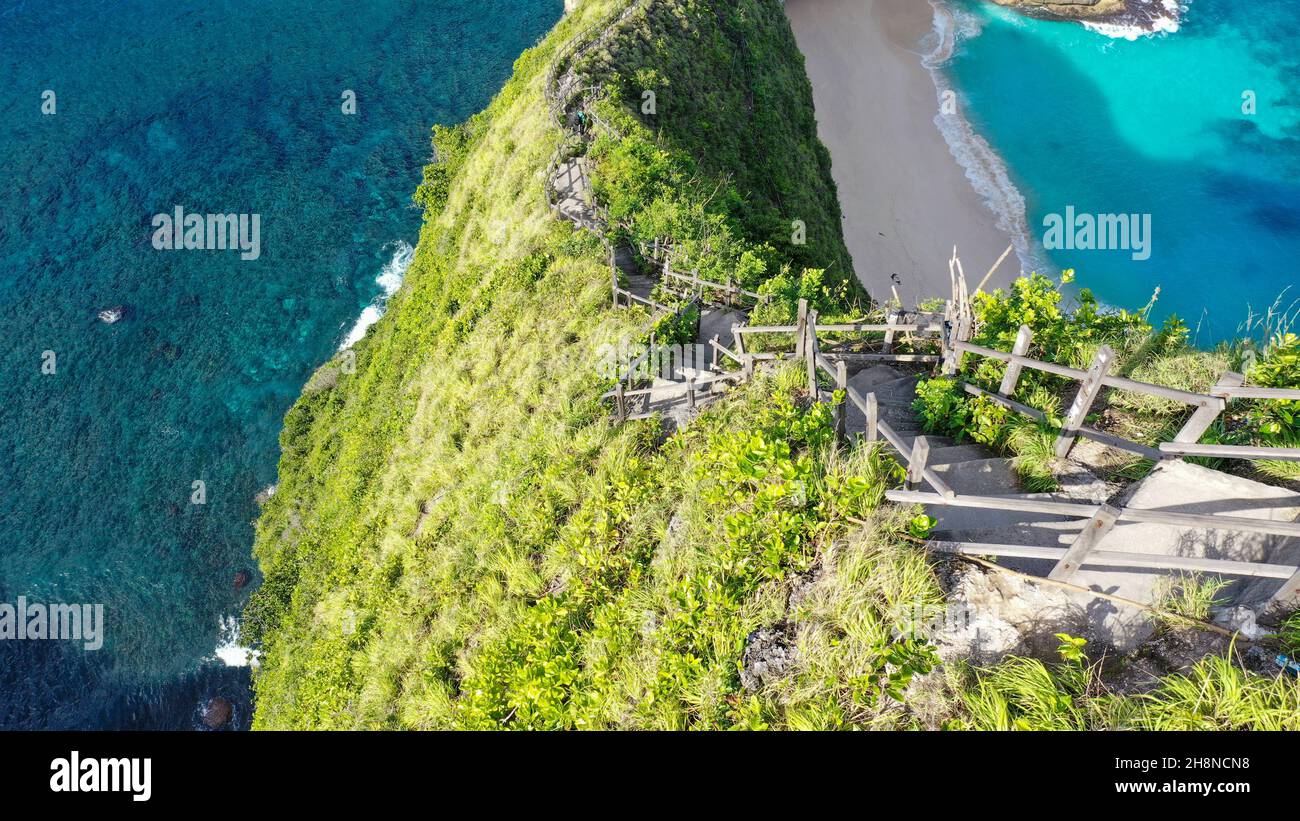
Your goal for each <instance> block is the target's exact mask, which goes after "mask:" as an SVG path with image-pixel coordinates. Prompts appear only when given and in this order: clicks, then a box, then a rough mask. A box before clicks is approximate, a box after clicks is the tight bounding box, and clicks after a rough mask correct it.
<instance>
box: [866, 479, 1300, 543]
mask: <svg viewBox="0 0 1300 821" xmlns="http://www.w3.org/2000/svg"><path fill="white" fill-rule="evenodd" d="M885 497H886V498H888V499H890V500H892V501H895V502H911V503H921V504H941V505H951V506H953V507H975V508H984V509H992V510H1011V511H1017V512H1023V513H1047V514H1054V515H1057V516H1066V517H1071V516H1074V517H1081V518H1091V517H1092V516H1093V515H1095V514H1096V513H1097V511H1098V510H1099V509H1100V508H1101V505H1096V504H1089V503H1087V502H1051V501H1042V500H1039V499H1017V498H1013V497H1007V496H967V495H964V494H963V495H960V496H956V497H951V498H944V497H942V496H939V495H937V494H932V493H924V492H920V491H908V490H888V491H885ZM1119 519H1120V521H1124V522H1144V523H1146V524H1161V525H1173V526H1174V527H1196V528H1201V529H1204V530H1236V531H1240V532H1243V533H1267V534H1270V535H1274V536H1294V537H1300V522H1281V521H1273V520H1271V519H1248V518H1244V517H1241V516H1218V515H1215V514H1211V513H1179V512H1174V511H1168V510H1151V509H1147V508H1131V507H1126V508H1121V509H1120V511H1119Z"/></svg>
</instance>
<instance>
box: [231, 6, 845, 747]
mask: <svg viewBox="0 0 1300 821" xmlns="http://www.w3.org/2000/svg"><path fill="white" fill-rule="evenodd" d="M624 5H626V4H625V3H624V2H622V0H606V2H597V1H596V0H588V2H584V3H582V4H581V6H580V8H579V9H578V11H576V12H575V13H573V14H571V15H569V16H568V17H566V18H565V19H564V20H563V21H562V22H561V23H560V24H559V25H558V26H557V28H556V29H555V31H554V32H553V33H552V34H551V35H550V36H548V37H547V38H546V39H545V40H544V41H543V42H542V43H541V44H539V45H538V46H537V47H536V48H534V49H531V50H529V51H528V52H526V53H525V54H524V55H522V56H521V57H520V58H519V60H518V62H517V64H516V67H515V73H514V76H513V77H512V78H511V80H510V81H509V82H508V83H507V84H506V86H505V87H504V88H503V89H502V91H501V92H500V94H499V95H498V96H497V98H496V99H494V100H493V102H492V104H491V105H490V106H489V108H488V109H487V110H486V111H485V112H483V113H482V114H480V115H478V116H476V117H475V118H473V119H472V120H471V121H470V122H469V123H467V124H465V125H463V126H460V127H457V128H453V129H439V130H438V133H437V135H436V137H437V143H438V149H439V151H438V154H439V159H440V160H441V162H440V163H439V164H436V165H435V166H433V167H431V168H430V169H428V170H427V171H426V185H425V186H422V188H421V191H420V194H419V199H420V201H421V202H423V204H424V205H425V207H426V214H427V219H426V224H425V225H424V227H423V229H422V232H421V238H420V242H419V245H418V247H417V249H416V255H415V259H414V261H413V263H412V265H411V268H410V270H409V271H408V273H407V278H406V285H405V286H404V287H403V288H402V289H401V291H399V292H398V293H397V294H396V295H395V296H394V297H393V299H392V301H391V303H390V306H389V310H388V312H387V314H386V315H385V317H384V319H383V320H382V321H381V322H379V323H378V324H377V325H376V326H374V328H373V329H372V330H371V332H370V333H369V335H368V336H367V338H366V339H365V340H364V341H363V342H361V343H359V344H358V345H357V346H356V351H355V367H354V368H353V367H351V366H350V364H349V362H348V360H347V359H346V358H344V357H340V358H339V359H338V360H336V361H335V362H333V363H330V364H329V365H327V366H325V367H324V368H322V370H321V372H320V373H318V374H317V375H316V377H315V378H313V380H312V381H311V383H310V384H309V385H308V386H307V387H306V389H305V390H304V393H303V396H302V397H301V399H300V400H299V401H298V402H297V403H296V404H295V406H294V407H293V409H292V410H291V411H290V412H289V414H288V416H287V417H286V420H285V428H284V432H283V434H282V436H281V445H282V448H283V456H282V459H281V465H280V478H279V488H278V491H277V493H276V494H275V496H274V497H273V498H272V500H271V501H270V502H269V503H268V505H267V506H266V508H265V509H264V511H263V515H262V517H261V519H260V520H259V522H258V539H257V545H256V554H257V557H258V559H259V560H260V562H261V565H262V568H263V571H264V575H265V582H264V584H263V585H262V587H261V588H260V589H259V590H258V592H257V593H256V594H255V596H254V597H253V599H252V601H251V602H250V604H249V606H248V608H247V611H246V620H245V632H246V635H247V636H248V637H249V638H250V639H252V640H253V641H256V642H259V643H260V645H261V647H262V650H263V663H262V666H261V669H260V671H259V673H258V675H257V678H256V692H257V703H258V708H257V710H258V712H257V719H256V724H257V726H259V727H352V726H405V727H421V726H448V725H450V724H453V723H456V722H457V721H459V720H460V718H459V716H460V715H461V712H460V705H461V704H462V703H463V702H465V701H466V698H465V690H466V686H465V682H466V681H467V680H469V679H473V678H474V677H475V676H476V675H482V672H481V668H482V665H484V664H488V663H490V660H491V659H492V658H493V657H494V656H493V652H494V648H498V647H500V646H501V645H502V643H503V642H508V641H509V640H510V639H511V637H512V631H513V630H515V629H516V628H517V626H518V625H520V624H522V623H524V621H525V617H526V616H527V615H529V614H530V613H534V612H537V611H538V609H539V608H540V607H542V606H543V605H544V604H545V601H546V598H545V597H546V596H547V594H548V592H550V593H554V592H555V591H557V590H562V589H565V587H566V586H567V585H569V584H571V583H573V582H572V580H573V579H575V578H580V577H582V576H583V575H584V574H586V573H589V572H591V568H592V563H593V562H594V561H596V559H595V558H594V555H606V554H609V555H613V556H622V555H625V554H630V553H635V552H637V551H638V550H639V551H644V550H646V549H647V545H651V544H653V543H654V540H655V538H656V534H657V533H660V532H661V531H662V530H663V528H664V527H666V525H667V513H666V510H667V505H668V504H669V500H668V499H667V498H664V499H662V500H660V504H659V505H658V506H655V507H653V508H651V509H646V510H641V509H639V508H638V509H637V510H635V511H632V512H626V513H625V515H629V516H632V517H634V518H635V519H636V521H637V522H638V523H639V526H638V528H637V530H636V533H635V535H633V534H630V533H629V534H627V535H626V536H624V535H623V534H621V533H619V532H617V530H616V529H615V528H616V527H617V526H621V525H616V522H617V520H616V519H614V518H612V517H614V516H615V513H614V512H613V511H615V510H620V509H625V508H626V502H625V500H624V497H625V496H626V495H627V494H628V493H630V492H631V491H630V490H629V488H630V487H637V486H638V485H639V483H640V481H641V478H642V476H643V474H644V473H645V471H646V470H648V468H647V467H646V466H645V464H643V463H644V462H645V460H646V459H648V458H650V457H648V456H647V455H646V454H647V451H648V449H649V446H650V440H651V438H652V437H651V436H650V434H649V431H648V430H647V429H645V428H639V427H631V428H626V429H623V430H618V429H615V428H613V427H612V426H611V425H610V424H609V423H608V421H607V420H606V413H607V412H606V410H605V409H604V408H602V406H601V405H600V403H599V401H598V398H597V397H598V396H599V394H600V393H601V392H602V391H603V390H605V389H606V388H607V387H608V385H607V383H606V382H604V381H603V380H602V378H601V375H600V370H599V368H598V364H599V361H598V359H599V358H598V356H597V353H598V351H600V350H601V346H602V345H605V344H608V343H615V342H618V341H619V340H622V339H628V338H633V337H634V336H635V334H636V333H637V331H638V330H639V329H640V328H641V327H642V326H643V325H644V324H645V322H646V319H647V317H646V316H645V315H643V314H640V313H638V312H627V311H614V310H613V309H611V308H610V307H609V286H608V281H609V280H608V277H609V274H608V269H607V267H606V266H605V260H606V256H605V251H604V249H603V247H602V246H601V245H600V243H599V242H598V241H597V240H596V239H595V238H593V237H592V236H590V235H588V234H586V233H584V232H578V231H576V230H574V229H573V228H572V226H570V225H568V224H561V223H559V222H557V221H556V220H555V219H554V218H553V217H552V216H551V214H550V212H549V211H548V209H547V207H546V205H545V202H544V201H543V197H542V188H543V186H542V183H543V178H544V173H545V170H546V167H547V161H548V159H549V158H550V157H551V155H552V153H553V152H554V151H555V149H556V148H557V147H558V146H559V145H560V143H561V141H562V139H563V134H562V132H561V130H560V129H559V128H558V127H557V126H556V125H555V124H554V122H553V120H552V118H551V117H550V115H549V113H548V109H547V106H546V104H545V101H544V99H543V83H544V79H545V76H546V73H547V72H546V68H547V66H548V65H549V64H550V62H551V61H552V60H553V59H554V57H555V55H556V54H557V51H558V50H559V49H560V48H561V47H562V46H563V45H564V44H565V43H566V42H567V41H568V40H569V39H571V38H573V37H575V36H576V35H578V34H579V33H581V32H585V31H587V30H588V29H589V28H591V27H592V26H595V25H601V24H603V22H604V21H605V20H606V19H607V18H608V16H609V14H610V13H611V12H612V11H617V10H618V9H619V8H621V7H623V6H624ZM654 5H656V6H663V7H680V8H681V9H682V10H683V11H687V10H689V12H690V15H691V16H692V17H693V18H694V19H703V17H707V16H708V15H707V11H708V8H709V7H712V6H718V7H728V8H730V7H732V6H735V5H736V4H709V3H694V2H691V3H685V2H683V3H656V4H654ZM740 6H744V7H748V8H753V9H761V10H762V12H763V13H762V14H761V15H755V16H753V17H751V18H750V19H749V20H748V21H747V22H745V21H736V22H735V26H736V27H735V28H733V30H732V31H731V36H733V37H738V36H749V37H754V38H756V39H772V40H774V41H779V42H780V43H782V44H783V48H784V49H785V50H784V51H780V52H778V51H773V52H769V53H768V54H766V55H765V56H764V60H766V61H770V62H771V63H772V65H774V66H776V67H778V69H779V73H780V74H782V75H790V76H793V75H792V74H791V73H792V72H801V68H800V59H801V58H800V57H799V55H798V52H797V51H795V50H794V47H793V41H792V40H791V39H790V38H789V34H788V29H786V28H785V23H784V19H783V18H782V17H781V16H780V14H779V6H778V4H777V3H775V2H762V3H742V4H740ZM774 26H775V27H778V28H779V29H781V30H782V31H784V36H783V38H777V37H773V35H772V34H771V33H770V31H769V30H770V29H771V28H772V27H774ZM687 31H688V32H689V31H690V29H689V28H688V29H687ZM715 34H717V36H721V35H720V34H718V33H717V32H711V33H710V34H709V36H714V35H715ZM738 48H739V47H738V46H737V45H735V44H732V45H731V46H729V50H728V51H726V52H724V53H720V54H719V57H718V59H719V60H721V61H724V62H725V61H726V60H729V59H730V57H729V56H728V55H732V54H734V53H736V51H737V49H738ZM665 76H666V77H668V78H669V79H670V80H671V81H673V82H677V78H676V77H674V76H673V75H672V74H671V72H670V73H668V74H666V75H665ZM716 81H717V83H718V90H719V95H722V91H723V90H724V89H726V88H727V87H728V85H729V84H730V83H731V82H732V81H733V78H732V77H731V76H730V75H724V74H719V75H718V77H717V78H716ZM693 82H694V83H695V84H696V85H695V88H696V90H697V91H698V90H707V88H708V81H707V78H702V79H697V80H694V81H693ZM701 84H702V85H701ZM805 86H806V81H805ZM805 94H806V88H805ZM724 96H725V95H724ZM724 96H719V100H720V105H729V104H730V103H724V102H721V101H722V100H724ZM725 99H727V100H732V102H743V100H733V99H732V98H731V97H725ZM716 113H717V114H718V115H721V116H726V117H728V118H729V119H731V120H732V121H733V122H741V121H743V120H744V119H745V117H746V116H747V115H746V114H744V113H743V112H739V111H728V110H726V109H725V108H724V109H723V110H721V111H718V112H716ZM806 126H807V122H804V123H803V124H802V125H801V126H800V127H801V128H802V129H803V130H802V132H801V133H802V137H801V138H799V140H796V142H795V143H792V145H796V146H797V147H798V150H799V151H800V152H802V153H807V154H816V153H817V152H819V151H822V149H820V146H819V145H817V144H816V143H815V136H814V135H813V133H812V132H811V131H809V129H808V128H807V127H806ZM647 135H648V132H647V131H645V130H644V129H641V130H639V131H638V133H637V135H636V139H640V140H646V139H648V137H647ZM630 139H631V138H630ZM649 139H652V138H649ZM800 140H801V141H803V142H807V141H812V142H811V144H808V145H804V144H802V142H800ZM693 146H694V148H696V149H702V148H703V146H702V145H700V144H699V143H698V142H696V143H693ZM659 149H660V150H662V151H664V152H673V156H674V157H676V158H677V159H679V160H680V159H681V158H682V157H683V156H686V155H684V154H683V153H681V152H680V149H677V148H675V147H674V146H670V145H663V146H661V147H659ZM823 153H824V152H823ZM715 173H718V174H722V173H723V172H722V171H721V170H718V171H717V172H715ZM609 178H610V179H614V178H615V175H609ZM807 180H811V182H808V181H807ZM666 185H669V183H668V182H664V183H663V184H661V185H660V186H659V188H663V187H664V186H666ZM794 185H795V188H796V189H798V190H797V191H796V194H795V196H797V197H799V198H802V199H809V200H815V199H817V198H818V197H821V198H823V199H824V198H825V197H826V196H827V192H829V191H831V190H832V189H830V188H829V186H830V183H829V178H828V177H826V176H825V174H823V175H821V176H820V177H819V176H818V175H816V174H809V175H805V181H803V182H799V183H795V184H794ZM805 185H806V186H808V187H809V189H808V190H804V188H803V187H802V186H805ZM684 190H685V189H684ZM697 190H699V189H697V188H694V187H692V188H690V189H689V192H688V194H684V195H683V197H686V196H689V195H690V192H695V191H697ZM744 193H746V194H747V193H748V192H744ZM751 199H752V200H753V201H760V200H761V198H759V197H753V198H751ZM683 202H685V200H684V199H683ZM686 204H687V205H693V204H691V203H686ZM702 211H709V212H711V213H716V212H715V211H713V209H712V206H710V205H705V206H703V208H702ZM720 219H721V220H722V223H720V224H723V225H724V227H725V228H726V229H727V230H728V231H730V232H732V233H733V235H734V237H735V239H736V242H737V243H744V242H748V241H749V240H750V239H751V238H750V237H748V236H746V229H745V228H744V226H743V223H738V222H737V221H736V220H734V219H733V218H732V217H731V216H730V215H729V214H722V215H721V217H720ZM823 245H824V246H833V247H834V248H835V249H836V250H835V252H834V253H842V248H843V244H842V242H841V241H840V239H839V237H838V235H835V236H834V237H833V242H829V243H823ZM771 253H772V259H773V260H774V261H776V262H780V263H782V264H788V263H790V262H792V261H793V260H792V259H791V258H790V255H782V253H781V252H780V251H779V250H778V251H773V252H771ZM832 256H833V254H832ZM349 371H354V372H349ZM637 492H638V493H641V492H642V490H641V489H639V488H638V491H637ZM632 542H635V545H634V544H632ZM592 551H595V554H594V555H593V553H592ZM628 560H629V561H630V560H631V559H630V558H629V559H628ZM600 572H601V573H602V574H603V573H606V572H613V571H609V570H607V569H606V568H603V567H602V568H601V570H600ZM628 572H630V571H628Z"/></svg>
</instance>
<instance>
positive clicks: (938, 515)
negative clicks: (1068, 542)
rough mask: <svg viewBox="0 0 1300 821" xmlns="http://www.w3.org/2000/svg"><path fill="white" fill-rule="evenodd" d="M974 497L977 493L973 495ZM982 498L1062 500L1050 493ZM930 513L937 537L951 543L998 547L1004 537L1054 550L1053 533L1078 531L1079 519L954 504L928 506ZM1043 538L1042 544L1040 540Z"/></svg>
mask: <svg viewBox="0 0 1300 821" xmlns="http://www.w3.org/2000/svg"><path fill="white" fill-rule="evenodd" d="M972 495H974V494H972ZM979 495H980V496H992V497H999V496H1000V497H1003V498H1009V499H1037V500H1039V501H1060V500H1059V499H1057V498H1055V497H1054V496H1053V495H1052V494H1049V493H1011V494H1008V493H1001V494H999V493H980V494H979ZM926 512H927V513H928V514H930V515H931V516H933V517H934V518H935V520H936V521H937V522H938V524H936V525H935V528H934V534H935V538H941V539H944V540H948V541H962V542H989V543H992V544H996V543H998V542H999V540H1000V539H1001V538H1003V537H1006V538H1015V537H1016V534H1020V536H1019V538H1017V539H1016V540H1013V541H1008V542H1006V543H1007V544H1036V545H1040V546H1042V547H1051V546H1052V540H1051V536H1050V534H1051V533H1052V532H1056V531H1058V530H1064V531H1068V530H1070V529H1071V528H1073V529H1074V530H1076V531H1077V530H1078V529H1079V528H1080V527H1081V525H1079V524H1078V522H1079V518H1078V517H1071V516H1058V515H1056V514H1052V513H1027V512H1024V511H1019V510H997V509H992V508H976V507H955V506H952V505H926ZM1040 538H1041V539H1042V541H1040V540H1039V539H1040Z"/></svg>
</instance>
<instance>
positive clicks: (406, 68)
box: [0, 0, 563, 728]
mask: <svg viewBox="0 0 1300 821" xmlns="http://www.w3.org/2000/svg"><path fill="white" fill-rule="evenodd" d="M562 7H563V3H562V2H561V0H474V2H469V3H467V2H462V0H366V1H365V2H356V0H259V1H258V2H253V1H252V0H208V1H207V2H178V1H177V0H116V1H114V0H29V1H27V2H12V1H11V0H7V1H6V2H3V3H0V67H2V69H3V71H2V72H0V76H2V77H3V78H4V79H3V83H0V168H3V170H4V171H3V175H4V182H3V185H0V368H2V369H3V370H2V372H3V374H4V386H5V393H6V395H5V398H4V401H3V402H0V430H3V437H2V438H0V602H8V603H11V604H12V603H14V602H15V601H16V599H17V597H18V596H20V595H24V596H26V597H27V598H28V599H29V600H32V601H42V602H50V601H54V602H85V603H96V602H98V603H102V604H104V606H105V609H106V620H107V629H106V645H105V647H104V649H102V650H99V651H93V652H88V651H85V650H84V649H82V647H81V645H80V644H75V643H68V642H50V641H0V727H4V728H16V727H60V728H62V727H166V728H189V727H197V726H199V725H198V721H197V719H198V714H199V710H200V706H201V704H202V703H203V702H204V701H205V700H206V699H207V698H208V697H209V696H211V695H221V696H224V697H227V698H229V699H231V700H232V701H233V702H234V703H235V714H236V722H235V726H237V727H242V726H247V723H248V719H249V716H250V709H249V707H250V704H249V693H248V670H247V668H246V667H240V666H229V665H228V664H226V663H225V662H223V661H222V660H221V659H220V658H218V657H217V655H216V652H215V651H216V649H217V648H218V646H219V645H223V644H224V645H226V650H227V651H230V650H232V649H233V644H234V641H233V639H234V637H233V635H232V633H231V631H230V629H229V627H230V625H229V624H227V625H226V628H225V629H223V627H222V621H223V619H228V618H229V617H231V616H234V615H235V614H238V612H239V611H240V608H241V607H242V604H243V600H244V597H245V596H246V595H247V593H248V590H249V589H251V588H252V587H253V586H255V585H256V582H257V579H256V569H255V563H254V562H253V560H252V559H251V557H250V548H251V545H252V536H253V531H252V525H251V522H252V520H253V519H254V517H255V516H256V505H255V503H254V496H255V494H257V493H258V491H259V490H261V489H262V488H265V487H267V486H268V485H270V484H271V483H272V482H273V481H274V479H275V467H276V462H277V460H278V457H279V452H278V445H277V437H278V434H279V428H280V422H281V419H282V417H283V415H284V412H285V411H286V410H287V409H288V407H289V405H290V404H291V403H292V402H293V400H294V399H295V398H296V396H297V394H298V391H299V389H300V388H301V386H302V384H303V382H304V381H305V380H306V378H307V376H308V375H309V374H310V373H311V371H312V370H313V368H314V367H315V366H317V365H318V364H320V363H321V362H322V361H323V360H325V359H326V358H328V357H329V356H330V355H331V353H333V352H334V351H335V350H336V349H337V348H338V346H339V345H340V344H341V342H343V340H344V339H345V338H346V337H347V335H348V333H349V331H350V329H352V328H353V327H354V325H355V323H356V321H357V319H358V316H359V315H360V314H361V313H362V311H363V309H364V308H366V307H367V306H368V305H371V303H372V302H373V301H374V300H375V299H376V297H378V296H381V295H382V293H383V292H384V291H385V290H386V289H387V288H391V287H392V285H393V284H394V282H395V281H396V277H397V276H398V275H400V267H401V262H402V260H403V257H404V254H403V252H406V251H408V250H409V249H408V248H406V247H404V246H403V245H402V244H401V243H406V244H408V245H409V244H413V243H414V242H415V239H416V237H417V234H418V228H419V222H420V216H419V212H418V211H417V210H414V209H412V208H411V207H409V203H410V195H411V192H412V191H413V190H414V188H415V186H416V185H417V184H418V182H419V181H420V169H421V166H422V165H423V164H424V163H425V162H426V161H427V158H428V156H429V152H430V149H429V144H428V136H429V128H430V126H431V125H432V124H433V123H435V122H453V121H458V120H461V119H463V118H464V117H466V116H468V115H469V114H471V113H473V112H474V111H476V110H478V109H480V108H481V107H482V106H483V105H484V104H485V103H486V102H487V101H488V99H489V98H490V97H491V95H492V94H493V93H494V92H495V91H496V90H497V89H498V88H499V87H500V85H501V83H502V82H503V81H504V79H505V78H506V77H507V76H508V74H509V72H510V68H511V64H512V62H513V60H514V59H515V57H516V56H517V55H518V54H519V52H520V51H521V50H523V49H524V48H526V47H527V46H529V45H532V44H533V43H534V42H535V41H536V40H537V39H538V38H539V37H540V36H541V35H542V34H544V33H545V31H546V30H547V29H548V28H549V27H550V26H551V25H552V24H553V23H554V22H555V21H556V20H557V19H558V18H559V16H560V13H561V11H562ZM349 89H350V90H352V91H354V92H355V95H356V114H355V115H353V116H348V115H345V114H344V113H343V112H342V110H341V107H342V104H343V100H342V94H343V92H344V91H345V90H349ZM47 90H49V91H53V92H54V103H55V109H54V112H55V113H53V114H46V113H43V111H42V104H43V102H44V101H45V97H44V96H43V95H44V92H46V91H47ZM177 205H180V206H182V207H184V208H185V209H186V210H187V211H192V212H198V213H216V212H220V213H244V214H254V213H255V214H259V215H260V218H261V255H260V257H259V258H258V259H256V260H241V259H240V258H239V254H238V253H237V252H234V251H220V250H212V251H207V250H186V251H159V250H156V249H155V248H154V247H153V245H152V244H151V236H152V234H153V231H154V229H153V226H152V224H151V218H152V217H153V215H155V214H158V213H170V212H171V211H172V209H173V208H174V207H175V206H177ZM385 274H386V276H385ZM380 278H383V279H384V282H383V283H381V282H379V281H377V280H378V279H380ZM117 305H124V306H126V307H127V308H128V310H127V315H126V318H125V319H124V320H122V321H120V322H118V323H116V324H111V325H110V324H105V323H103V322H101V321H99V319H97V317H96V313H97V311H99V310H101V309H104V308H107V307H111V306H117ZM372 313H373V311H372ZM46 352H53V356H54V359H53V362H54V364H55V372H54V373H52V374H50V373H43V371H42V365H43V364H44V363H47V362H49V361H50V358H49V354H47V353H46ZM196 481H202V482H203V483H204V486H205V488H204V489H205V492H206V499H205V503H204V504H194V503H193V494H194V490H195V485H194V482H196ZM240 571H245V572H249V573H251V574H252V575H253V580H252V583H251V584H250V585H248V587H246V588H245V589H244V590H243V591H237V590H236V589H235V585H234V578H235V575H236V573H238V572H240ZM227 654H228V655H230V653H229V652H228V653H227Z"/></svg>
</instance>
